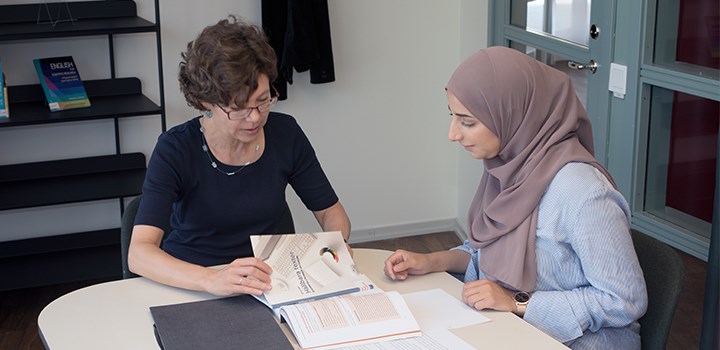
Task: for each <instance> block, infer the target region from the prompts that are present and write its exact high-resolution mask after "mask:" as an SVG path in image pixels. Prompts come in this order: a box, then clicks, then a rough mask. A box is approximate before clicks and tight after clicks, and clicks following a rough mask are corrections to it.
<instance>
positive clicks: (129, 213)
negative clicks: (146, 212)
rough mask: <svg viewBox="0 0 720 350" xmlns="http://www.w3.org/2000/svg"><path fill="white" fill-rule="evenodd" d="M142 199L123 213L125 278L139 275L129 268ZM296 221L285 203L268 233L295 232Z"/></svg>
mask: <svg viewBox="0 0 720 350" xmlns="http://www.w3.org/2000/svg"><path fill="white" fill-rule="evenodd" d="M141 201H142V194H141V195H139V196H137V197H135V198H133V200H131V201H130V203H128V205H127V206H126V207H125V212H123V215H122V223H121V225H120V255H121V256H122V275H123V279H125V278H133V277H138V275H136V274H134V273H132V272H131V271H130V269H129V268H128V261H127V259H128V249H129V248H130V238H131V237H132V230H133V227H134V226H135V215H137V211H138V208H140V202H141ZM163 231H165V235H164V236H163V239H165V237H166V236H167V235H168V233H170V231H171V228H170V218H168V221H167V223H166V224H165V225H164V226H163ZM294 232H295V223H294V221H293V217H292V212H291V211H290V206H288V204H287V202H286V203H285V210H284V211H283V214H282V216H281V217H280V220H278V222H277V223H276V224H275V225H274V226H273V228H272V229H271V230H270V232H267V233H294Z"/></svg>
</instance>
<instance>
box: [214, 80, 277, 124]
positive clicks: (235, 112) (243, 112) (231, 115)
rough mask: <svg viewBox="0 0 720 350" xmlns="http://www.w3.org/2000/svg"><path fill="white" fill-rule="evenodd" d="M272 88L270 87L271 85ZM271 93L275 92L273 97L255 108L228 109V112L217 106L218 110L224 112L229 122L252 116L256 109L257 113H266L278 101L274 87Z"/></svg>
mask: <svg viewBox="0 0 720 350" xmlns="http://www.w3.org/2000/svg"><path fill="white" fill-rule="evenodd" d="M271 86H272V85H271ZM272 89H273V91H274V92H275V94H274V95H272V96H271V97H270V99H269V100H267V101H265V102H263V103H261V104H259V105H257V106H255V107H245V108H238V109H234V108H230V110H229V111H226V110H225V108H223V107H222V106H221V105H217V106H218V108H220V110H221V111H223V112H225V114H227V117H228V119H229V120H244V119H245V118H247V117H249V116H250V114H252V111H253V110H255V109H257V111H258V112H259V113H266V112H268V111H270V108H271V107H272V106H273V105H274V104H275V103H276V102H277V101H278V96H279V95H280V93H278V91H277V89H275V87H274V86H272Z"/></svg>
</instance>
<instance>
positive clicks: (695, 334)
mask: <svg viewBox="0 0 720 350" xmlns="http://www.w3.org/2000/svg"><path fill="white" fill-rule="evenodd" d="M459 243H461V241H460V239H458V237H457V236H456V235H455V233H453V232H440V233H433V234H427V235H422V236H415V237H407V238H397V239H388V240H383V241H375V242H366V243H357V244H352V247H354V248H378V249H387V250H395V249H399V248H402V249H407V250H412V251H416V252H431V251H436V250H444V249H448V248H450V247H454V246H456V245H458V244H459ZM678 254H679V255H680V256H681V257H682V259H683V261H684V263H685V287H684V289H683V292H682V295H681V297H680V303H679V305H678V309H677V311H676V312H675V317H674V318H673V324H672V329H671V332H670V339H669V340H668V346H667V349H669V350H691V349H698V348H699V346H700V345H699V344H700V325H701V322H702V303H703V291H704V287H705V273H706V263H705V262H704V261H702V260H699V259H696V258H694V257H692V256H690V255H687V254H685V253H682V252H680V251H678ZM100 282H105V281H98V280H96V281H86V282H78V283H68V284H60V285H54V286H47V287H38V288H30V289H23V290H14V291H5V292H0V350H5V349H8V350H10V349H13V350H15V349H18V350H22V349H33V350H34V349H44V347H43V344H42V341H41V340H40V337H39V336H38V330H37V318H38V315H39V314H40V311H42V309H43V308H44V307H45V305H47V304H48V303H50V302H51V301H53V300H54V299H56V298H58V297H60V296H61V295H63V294H66V293H69V292H71V291H73V290H76V289H79V288H82V287H85V286H88V285H92V284H95V283H100Z"/></svg>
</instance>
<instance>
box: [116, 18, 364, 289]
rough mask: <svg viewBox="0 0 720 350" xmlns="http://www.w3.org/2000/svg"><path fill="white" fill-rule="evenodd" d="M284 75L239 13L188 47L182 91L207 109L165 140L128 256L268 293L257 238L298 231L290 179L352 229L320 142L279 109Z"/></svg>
mask: <svg viewBox="0 0 720 350" xmlns="http://www.w3.org/2000/svg"><path fill="white" fill-rule="evenodd" d="M276 76H277V71H276V57H275V53H274V51H273V49H272V48H271V47H270V45H269V44H268V42H267V40H266V37H265V35H264V33H263V31H262V29H260V28H259V27H258V26H255V25H251V24H247V23H244V22H243V21H242V20H238V19H237V18H236V17H234V16H230V17H229V18H228V19H223V20H221V21H219V22H218V23H217V24H215V25H211V26H208V27H207V28H205V29H204V30H203V31H202V33H201V34H200V35H199V36H198V37H197V38H196V39H195V40H194V41H192V42H190V43H189V44H188V46H187V51H186V52H185V53H183V54H182V62H181V63H180V72H179V80H180V87H181V89H182V92H183V94H184V95H185V99H186V101H187V103H188V104H189V105H190V106H191V107H193V108H195V109H197V110H199V111H201V112H202V115H200V116H198V117H195V118H193V119H191V120H189V121H187V122H185V123H183V124H180V125H178V126H175V127H173V128H171V129H170V130H168V131H167V132H165V133H163V134H162V135H161V136H160V137H159V139H158V142H157V145H156V146H155V150H154V151H153V154H152V157H151V158H150V162H149V164H148V169H147V175H146V178H145V183H144V185H143V198H142V202H141V204H140V208H139V210H138V213H137V216H136V220H135V226H134V229H133V234H132V239H131V243H130V248H129V253H128V266H129V268H130V270H131V271H132V272H134V273H137V274H139V275H142V276H145V277H147V278H150V279H152V280H155V281H158V282H160V283H164V284H168V285H172V286H176V287H181V288H186V289H191V290H198V291H205V292H208V293H211V294H214V295H220V296H225V295H235V294H254V295H260V294H262V293H263V292H264V291H267V290H269V289H270V278H271V277H270V274H271V273H272V271H271V269H270V267H269V266H268V265H267V264H266V263H264V262H263V261H261V260H259V259H256V258H254V257H253V252H252V247H251V245H250V235H253V234H264V233H287V232H277V230H278V229H277V228H276V225H277V223H278V222H279V221H280V220H281V218H282V216H283V215H284V214H286V210H287V203H286V201H285V189H286V187H287V185H288V184H290V185H291V186H292V187H293V189H294V190H295V192H296V193H297V194H298V196H299V197H300V199H301V200H302V201H303V203H304V204H305V206H306V207H307V208H308V209H309V210H310V211H312V212H313V214H314V216H315V218H316V219H317V221H318V223H319V224H320V226H321V227H322V229H323V230H325V231H341V232H342V234H343V236H344V237H345V239H347V238H348V237H349V235H350V220H349V219H348V216H347V214H346V213H345V209H343V206H342V204H340V201H339V200H338V197H337V195H336V194H335V191H334V190H333V188H332V186H331V185H330V182H329V181H328V179H327V177H326V176H325V173H324V172H323V170H322V168H321V166H320V163H319V161H318V159H317V157H316V156H315V151H314V150H313V147H312V145H311V144H310V141H309V140H308V138H307V137H306V136H305V134H304V133H303V131H302V129H301V128H300V126H299V125H298V124H297V122H296V120H295V119H294V118H293V117H291V116H289V115H287V114H282V113H275V112H271V111H270V109H271V107H272V106H273V104H274V103H275V102H277V92H276V91H275V90H274V89H273V87H272V86H271V85H270V82H271V81H273V80H275V78H276ZM168 218H170V225H171V229H170V231H169V233H168V234H167V236H166V237H165V238H164V239H163V234H164V231H163V229H162V228H163V227H164V223H166V222H167V221H168ZM214 265H226V266H225V267H224V268H222V269H213V268H209V266H214Z"/></svg>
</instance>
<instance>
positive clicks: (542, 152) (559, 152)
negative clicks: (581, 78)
mask: <svg viewBox="0 0 720 350" xmlns="http://www.w3.org/2000/svg"><path fill="white" fill-rule="evenodd" d="M447 90H448V91H450V92H452V93H453V94H454V95H455V96H456V97H457V99H458V100H459V101H460V103H462V104H463V105H464V106H465V107H466V108H467V109H468V110H469V111H470V112H471V113H472V115H473V116H474V117H475V118H477V119H478V120H479V121H480V122H482V123H483V124H484V125H485V126H486V127H488V128H489V129H490V130H491V131H492V132H493V133H494V134H495V135H497V137H498V138H499V139H500V153H499V154H498V155H497V156H496V157H494V158H492V159H485V160H484V165H485V171H484V172H483V175H482V179H481V180H480V185H479V186H478V189H477V193H476V194H475V198H474V199H473V201H472V204H471V205H470V210H469V213H468V226H469V228H470V234H469V240H470V242H471V244H472V245H473V246H474V247H475V248H479V249H481V254H480V269H481V270H482V271H483V272H484V273H485V274H486V275H487V276H488V277H489V278H490V279H492V280H496V281H501V282H503V283H505V284H507V285H509V286H510V287H512V288H515V289H517V290H522V291H528V292H530V291H533V290H534V289H535V282H536V280H537V263H536V260H535V231H536V228H537V218H538V205H539V203H540V198H541V197H542V196H543V194H544V192H545V190H546V188H547V187H548V185H549V184H550V181H552V179H553V177H555V174H557V172H558V171H559V170H560V168H562V167H563V166H564V165H565V164H567V163H569V162H583V163H588V164H591V165H593V166H594V167H596V168H597V169H599V170H600V171H601V172H602V173H603V174H605V176H606V177H607V178H608V179H609V180H610V182H612V181H613V180H612V177H611V176H610V174H609V173H608V172H607V170H606V169H605V168H604V167H603V166H602V165H601V164H599V163H598V162H597V161H596V160H595V157H593V141H592V130H591V128H590V120H589V119H588V116H587V112H586V111H585V108H583V106H582V104H581V103H580V101H579V100H578V98H577V96H576V95H575V90H574V88H573V85H572V82H571V81H570V78H569V77H568V76H567V75H566V74H564V73H562V72H560V71H558V70H556V69H554V68H552V67H550V66H548V65H545V64H543V63H540V62H538V61H536V60H534V59H533V58H531V57H529V56H527V55H524V54H522V53H520V52H518V51H516V50H513V49H510V48H506V47H490V48H487V49H483V50H480V51H479V52H477V53H475V54H473V55H472V56H470V57H469V58H468V59H467V60H465V61H464V62H463V63H461V64H460V66H458V68H457V69H456V70H455V72H454V73H453V75H452V77H451V78H450V81H449V82H448V84H447Z"/></svg>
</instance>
